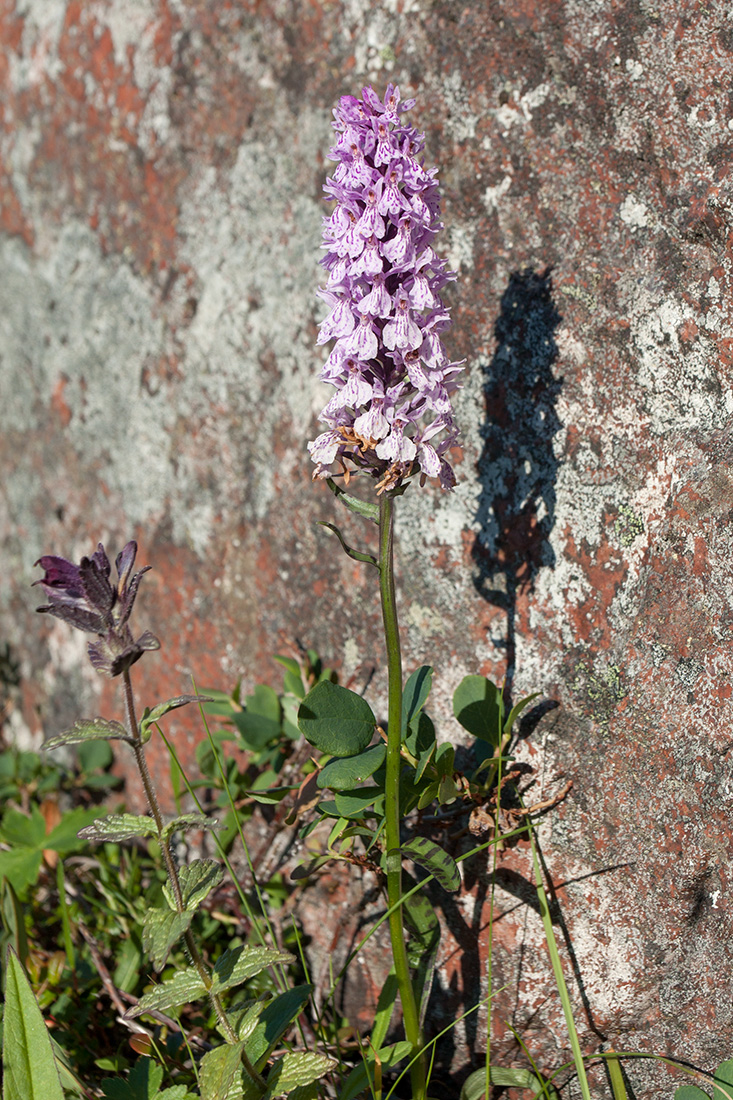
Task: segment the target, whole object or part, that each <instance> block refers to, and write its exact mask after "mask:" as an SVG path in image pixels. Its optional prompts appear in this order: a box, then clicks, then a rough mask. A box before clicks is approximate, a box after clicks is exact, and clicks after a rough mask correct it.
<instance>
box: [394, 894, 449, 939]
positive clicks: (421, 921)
mask: <svg viewBox="0 0 733 1100" xmlns="http://www.w3.org/2000/svg"><path fill="white" fill-rule="evenodd" d="M402 908H403V911H404V914H405V920H406V921H407V923H408V924H409V925H410V927H411V928H412V930H413V932H414V933H415V935H416V937H417V941H418V943H417V946H418V948H419V952H418V953H419V954H422V953H423V952H424V951H430V950H432V948H433V947H434V946H435V944H436V942H437V941H438V940H439V939H440V924H439V922H438V918H437V916H436V915H435V909H434V908H433V905H432V903H431V902H430V901H429V899H428V898H427V897H426V896H425V894H413V895H412V896H411V897H409V898H405V900H404V904H403V906H402Z"/></svg>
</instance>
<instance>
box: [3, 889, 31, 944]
mask: <svg viewBox="0 0 733 1100" xmlns="http://www.w3.org/2000/svg"><path fill="white" fill-rule="evenodd" d="M31 881H32V880H31ZM2 885H3V924H4V925H5V927H6V928H7V930H8V932H9V933H10V937H11V939H12V944H13V949H14V951H15V953H16V955H17V956H18V958H19V959H20V962H21V965H22V966H25V964H26V959H27V958H28V935H27V933H26V930H25V910H24V908H23V906H22V905H21V904H20V898H19V897H18V895H17V893H16V892H15V890H14V889H13V884H12V882H10V880H9V879H6V880H5V881H4V882H3V884H2Z"/></svg>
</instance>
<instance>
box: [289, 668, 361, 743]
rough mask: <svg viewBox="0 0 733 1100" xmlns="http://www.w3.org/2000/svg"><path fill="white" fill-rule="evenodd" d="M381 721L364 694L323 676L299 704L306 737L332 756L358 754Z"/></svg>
mask: <svg viewBox="0 0 733 1100" xmlns="http://www.w3.org/2000/svg"><path fill="white" fill-rule="evenodd" d="M376 724H377V722H376V719H375V717H374V715H373V714H372V709H371V707H370V706H369V704H368V703H367V702H366V700H365V699H362V697H361V695H357V694H356V692H354V691H349V690H348V688H345V687H341V686H340V685H339V684H334V683H332V682H331V680H322V681H321V683H319V684H316V686H315V687H314V688H312V689H311V691H309V692H308V694H307V695H306V697H305V699H304V700H303V702H302V703H301V704H300V707H299V708H298V725H299V726H300V729H301V732H302V733H303V735H304V736H305V738H306V740H307V741H309V742H310V744H311V745H314V746H315V747H316V748H317V749H320V751H321V752H327V753H329V754H330V755H331V756H356V755H357V754H358V753H360V752H363V751H364V749H365V748H366V747H367V746H368V744H369V742H370V741H371V739H372V735H373V733H374V729H375V726H376Z"/></svg>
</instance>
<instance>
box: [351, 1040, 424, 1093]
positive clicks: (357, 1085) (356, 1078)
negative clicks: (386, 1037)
mask: <svg viewBox="0 0 733 1100" xmlns="http://www.w3.org/2000/svg"><path fill="white" fill-rule="evenodd" d="M411 1053H412V1044H411V1043H408V1042H406V1040H404V1039H403V1040H402V1042H400V1043H395V1044H394V1045H393V1046H389V1047H382V1049H381V1050H380V1051H378V1053H377V1054H376V1055H375V1054H374V1053H373V1052H372V1051H369V1053H368V1054H366V1055H364V1062H363V1063H362V1064H361V1065H360V1066H357V1067H356V1069H354V1070H352V1071H351V1073H350V1074H349V1076H348V1077H347V1078H346V1082H345V1084H344V1087H343V1089H342V1090H341V1092H340V1093H339V1100H357V1097H360V1096H361V1095H362V1093H363V1092H365V1091H366V1090H367V1089H368V1088H369V1085H370V1083H371V1082H372V1081H373V1080H374V1063H375V1061H376V1059H377V1057H378V1058H379V1061H380V1063H381V1066H382V1069H383V1070H392V1069H394V1068H395V1067H396V1066H397V1065H398V1064H399V1063H400V1062H401V1061H402V1060H403V1059H404V1058H407V1057H409V1055H410V1054H411Z"/></svg>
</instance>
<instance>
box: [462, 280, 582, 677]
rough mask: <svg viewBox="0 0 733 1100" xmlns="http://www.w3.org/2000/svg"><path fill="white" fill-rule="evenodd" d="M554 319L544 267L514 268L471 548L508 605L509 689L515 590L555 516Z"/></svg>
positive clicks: (487, 383) (534, 565)
mask: <svg viewBox="0 0 733 1100" xmlns="http://www.w3.org/2000/svg"><path fill="white" fill-rule="evenodd" d="M561 320H562V317H561V316H560V314H559V313H558V311H557V309H556V307H555V304H554V302H553V298H552V279H551V277H550V271H549V269H547V270H545V271H544V272H542V273H538V272H535V271H531V270H525V271H521V272H515V273H514V274H513V275H512V276H511V278H510V280H509V285H508V287H507V289H506V290H505V291H504V294H503V295H502V299H501V313H500V315H499V318H498V320H497V322H496V325H495V326H494V334H495V336H496V340H497V348H496V352H495V354H494V357H493V358H492V360H491V362H490V363H488V364H486V366H485V368H484V374H485V380H484V387H483V389H484V396H485V399H486V424H485V426H484V428H483V433H482V434H483V436H484V446H483V450H482V452H481V457H480V458H479V462H478V472H479V478H480V481H481V495H480V497H479V505H478V510H477V513H476V517H475V518H476V519H477V520H478V523H479V525H480V527H479V531H478V534H477V536H476V541H475V544H474V547H473V551H472V556H473V559H474V562H475V564H476V570H475V573H474V584H475V586H476V589H477V591H478V592H479V593H480V594H481V595H482V596H483V597H484V599H486V600H488V602H489V603H491V604H493V605H494V606H495V607H499V608H501V609H502V610H504V611H505V612H506V634H505V636H504V638H502V639H501V640H499V641H497V642H496V644H497V645H500V646H501V647H502V648H503V649H505V651H506V688H507V694H508V695H511V685H512V681H513V678H514V671H515V661H516V617H517V598H518V595H519V594H520V593H521V592H523V591H527V590H530V589H531V588H532V587H533V585H534V582H535V579H536V577H537V574H538V572H539V570H540V569H541V567H542V566H548V567H550V568H552V567H553V566H554V564H555V555H554V552H553V550H552V546H551V545H550V542H549V535H550V532H551V531H552V528H553V526H554V523H555V479H556V476H557V469H558V466H559V460H558V459H557V458H556V457H555V452H554V448H553V440H554V437H555V435H556V434H557V432H558V431H559V430H560V427H561V424H560V421H559V419H558V417H557V413H556V412H555V404H556V401H557V397H558V394H559V393H560V390H561V389H562V384H563V380H562V378H555V376H554V375H553V372H552V366H553V363H554V362H555V360H556V359H557V355H558V350H557V345H556V343H555V336H554V334H555V331H556V329H557V327H558V325H559V323H560V321H561Z"/></svg>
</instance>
